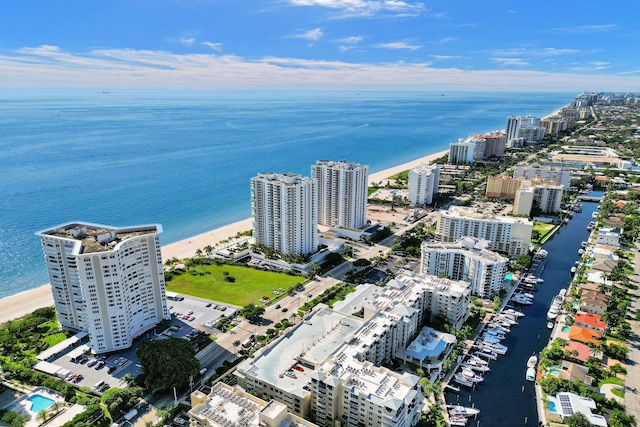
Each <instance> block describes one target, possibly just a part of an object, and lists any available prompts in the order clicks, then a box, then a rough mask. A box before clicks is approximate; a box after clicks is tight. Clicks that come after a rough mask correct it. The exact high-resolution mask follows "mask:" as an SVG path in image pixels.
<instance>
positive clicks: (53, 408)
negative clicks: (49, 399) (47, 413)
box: [48, 400, 62, 416]
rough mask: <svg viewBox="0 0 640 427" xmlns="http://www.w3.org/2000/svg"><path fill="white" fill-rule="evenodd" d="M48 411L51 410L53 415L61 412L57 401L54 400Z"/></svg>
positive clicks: (60, 404) (60, 405)
mask: <svg viewBox="0 0 640 427" xmlns="http://www.w3.org/2000/svg"><path fill="white" fill-rule="evenodd" d="M48 409H51V411H52V412H53V413H54V416H55V415H58V414H59V413H60V411H61V410H62V403H60V402H58V401H57V400H55V401H54V402H53V403H52V404H51V406H49V408H48Z"/></svg>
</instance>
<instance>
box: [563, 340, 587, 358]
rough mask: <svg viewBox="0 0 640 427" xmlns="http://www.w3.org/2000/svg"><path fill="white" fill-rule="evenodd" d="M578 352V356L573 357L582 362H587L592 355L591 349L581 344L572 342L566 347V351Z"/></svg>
mask: <svg viewBox="0 0 640 427" xmlns="http://www.w3.org/2000/svg"><path fill="white" fill-rule="evenodd" d="M574 350H575V351H577V352H578V355H577V356H572V357H575V358H576V359H578V360H579V361H581V362H586V361H587V359H588V358H589V354H590V353H591V349H590V348H589V346H587V345H584V344H581V343H579V342H575V341H570V342H568V343H567V345H565V346H564V351H574Z"/></svg>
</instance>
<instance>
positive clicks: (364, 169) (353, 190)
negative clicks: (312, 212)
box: [311, 160, 369, 229]
mask: <svg viewBox="0 0 640 427" xmlns="http://www.w3.org/2000/svg"><path fill="white" fill-rule="evenodd" d="M368 171H369V167H368V166H366V165H359V164H356V163H350V162H347V161H344V160H342V161H339V162H334V161H331V160H318V161H317V162H316V164H315V165H313V166H311V178H313V179H314V180H315V181H316V185H317V194H318V224H321V225H325V226H327V227H337V228H353V229H359V228H361V227H363V226H365V225H366V223H367V176H368Z"/></svg>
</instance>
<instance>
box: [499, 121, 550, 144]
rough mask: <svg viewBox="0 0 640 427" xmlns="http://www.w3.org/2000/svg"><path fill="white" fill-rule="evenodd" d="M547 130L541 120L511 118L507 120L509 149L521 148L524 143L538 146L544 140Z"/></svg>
mask: <svg viewBox="0 0 640 427" xmlns="http://www.w3.org/2000/svg"><path fill="white" fill-rule="evenodd" d="M544 133H545V129H544V127H542V126H541V125H540V119H539V118H537V117H533V116H511V117H509V118H508V119H507V147H508V148H511V147H519V146H522V145H523V143H527V144H537V143H538V142H540V141H542V138H544Z"/></svg>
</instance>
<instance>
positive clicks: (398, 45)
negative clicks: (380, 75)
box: [375, 42, 422, 51]
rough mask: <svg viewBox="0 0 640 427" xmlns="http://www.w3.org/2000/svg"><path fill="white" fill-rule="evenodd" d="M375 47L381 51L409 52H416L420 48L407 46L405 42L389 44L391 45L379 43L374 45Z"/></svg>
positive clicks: (411, 45) (413, 45)
mask: <svg viewBox="0 0 640 427" xmlns="http://www.w3.org/2000/svg"><path fill="white" fill-rule="evenodd" d="M375 47H379V48H381V49H406V50H410V51H414V50H418V49H420V48H421V47H422V46H419V45H415V44H408V43H405V42H391V43H379V44H377V45H375Z"/></svg>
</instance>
